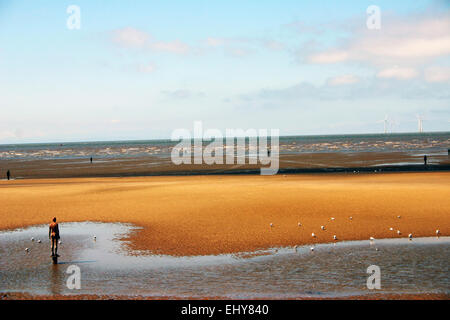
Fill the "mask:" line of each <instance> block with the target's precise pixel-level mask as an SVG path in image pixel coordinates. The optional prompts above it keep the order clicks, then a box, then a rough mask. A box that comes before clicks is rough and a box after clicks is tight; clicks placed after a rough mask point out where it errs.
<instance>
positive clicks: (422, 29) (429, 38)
mask: <svg viewBox="0 0 450 320" xmlns="http://www.w3.org/2000/svg"><path fill="white" fill-rule="evenodd" d="M389 18H390V19H384V20H383V25H382V27H381V29H380V30H368V29H366V28H360V29H357V30H354V32H353V36H352V38H351V39H350V41H348V42H347V43H345V44H342V45H339V46H337V47H334V48H330V49H328V50H324V51H321V52H316V53H313V54H311V55H310V56H309V57H308V61H310V62H313V63H337V62H344V61H366V62H370V63H374V64H386V63H389V64H392V63H402V62H414V61H417V60H421V61H423V60H427V59H431V58H435V57H439V56H445V55H448V54H450V18H449V14H444V15H441V16H439V17H432V18H429V17H412V18H409V19H399V18H396V17H389Z"/></svg>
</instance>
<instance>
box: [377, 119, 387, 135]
mask: <svg viewBox="0 0 450 320" xmlns="http://www.w3.org/2000/svg"><path fill="white" fill-rule="evenodd" d="M377 122H378V123H380V122H383V123H384V134H386V133H388V125H389V118H388V115H387V114H386V115H385V116H384V120H380V121H377Z"/></svg>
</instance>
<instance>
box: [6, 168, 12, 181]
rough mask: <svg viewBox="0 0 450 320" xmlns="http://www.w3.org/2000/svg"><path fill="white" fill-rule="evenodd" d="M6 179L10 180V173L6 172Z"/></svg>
mask: <svg viewBox="0 0 450 320" xmlns="http://www.w3.org/2000/svg"><path fill="white" fill-rule="evenodd" d="M6 178H7V179H8V180H9V179H10V178H11V172H9V170H8V171H6Z"/></svg>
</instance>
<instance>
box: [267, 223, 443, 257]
mask: <svg viewBox="0 0 450 320" xmlns="http://www.w3.org/2000/svg"><path fill="white" fill-rule="evenodd" d="M397 218H398V219H400V218H401V216H397ZM330 220H331V221H334V220H335V218H334V217H331V218H330ZM349 220H353V217H352V216H350V217H349ZM297 225H298V226H299V227H301V226H302V224H301V222H299V223H298V224H297ZM273 227H274V224H273V223H270V228H273ZM320 229H321V230H322V231H325V226H320ZM389 230H390V231H394V228H392V227H390V228H389ZM397 234H398V235H401V234H402V233H401V231H400V230H397ZM440 234H441V231H440V230H439V229H437V230H436V236H437V237H438V238H439V236H440ZM311 237H313V238H317V236H316V234H315V233H314V232H313V233H311ZM408 238H409V240H412V238H413V234H412V233H410V234H408ZM333 240H334V241H337V240H338V237H337V236H336V235H333ZM369 241H370V243H371V244H372V243H373V242H374V241H375V238H374V237H370V238H369ZM297 248H298V245H295V246H294V250H295V252H297ZM310 250H311V251H314V247H311V248H310ZM376 251H378V248H376Z"/></svg>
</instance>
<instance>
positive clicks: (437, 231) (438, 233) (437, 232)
mask: <svg viewBox="0 0 450 320" xmlns="http://www.w3.org/2000/svg"><path fill="white" fill-rule="evenodd" d="M440 234H441V231H439V229H437V230H436V235H437V236H438V237H439V235H440Z"/></svg>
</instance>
